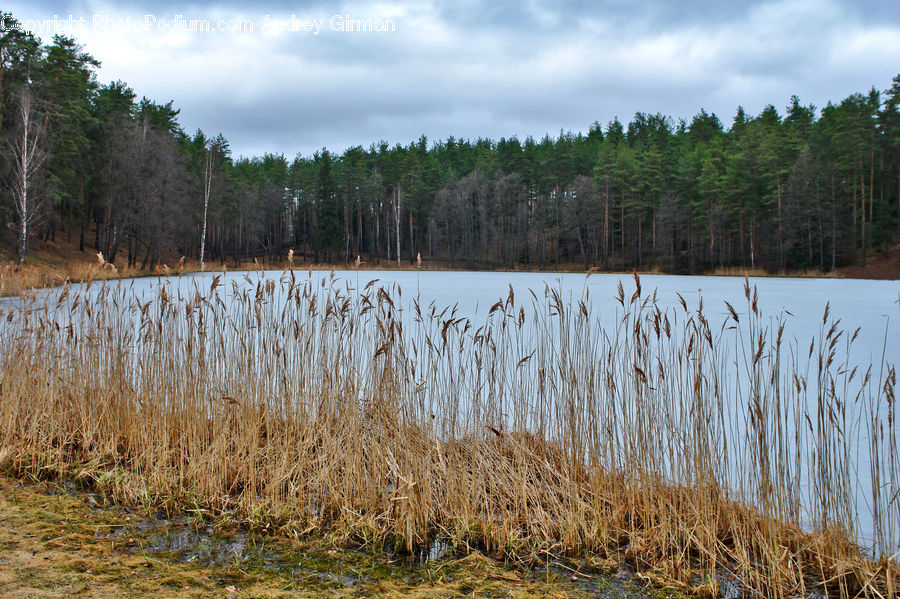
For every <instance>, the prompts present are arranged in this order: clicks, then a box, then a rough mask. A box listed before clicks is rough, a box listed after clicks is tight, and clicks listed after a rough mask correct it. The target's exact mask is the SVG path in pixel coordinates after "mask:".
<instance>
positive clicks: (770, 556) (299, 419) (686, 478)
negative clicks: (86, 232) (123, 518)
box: [0, 271, 900, 597]
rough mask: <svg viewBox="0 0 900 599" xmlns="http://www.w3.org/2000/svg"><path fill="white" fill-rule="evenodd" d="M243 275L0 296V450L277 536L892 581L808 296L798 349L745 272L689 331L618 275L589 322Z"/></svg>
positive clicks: (753, 584) (887, 461) (891, 495)
mask: <svg viewBox="0 0 900 599" xmlns="http://www.w3.org/2000/svg"><path fill="white" fill-rule="evenodd" d="M244 279H245V282H244V283H239V282H238V281H234V282H232V283H231V284H230V285H229V286H222V284H221V277H220V276H216V277H215V278H214V279H212V284H211V285H210V286H209V288H205V287H204V288H202V289H201V288H200V287H199V284H200V283H199V282H197V281H195V282H193V287H192V288H191V289H190V291H184V290H181V291H179V290H178V289H177V288H176V287H175V286H174V285H168V286H164V287H163V288H162V289H161V291H160V293H159V296H158V297H156V298H151V299H146V298H145V299H139V298H135V297H134V296H133V295H132V294H131V292H130V289H129V287H128V286H127V285H125V284H120V283H117V282H111V283H105V284H94V285H93V286H89V287H88V288H85V289H80V290H75V289H70V288H68V287H67V288H65V289H63V290H61V291H60V292H59V293H57V294H56V295H55V296H51V298H50V299H49V300H47V301H45V302H42V303H38V302H26V303H25V304H24V305H23V306H21V307H17V308H12V309H10V310H8V311H7V313H6V314H4V315H2V317H3V321H4V323H5V324H4V325H3V326H2V327H0V347H2V348H4V349H3V350H2V354H0V368H2V369H0V465H2V466H3V467H5V468H7V469H9V470H11V471H15V472H25V471H28V472H32V473H42V474H43V475H45V476H65V477H72V476H74V477H76V478H79V479H81V480H83V481H87V482H90V484H92V485H93V486H95V487H96V488H98V489H101V490H102V491H103V492H104V493H106V494H108V495H109V496H111V497H114V498H116V499H117V500H119V501H123V502H128V503H142V504H145V505H147V506H152V507H155V508H160V509H168V510H183V509H206V510H212V511H216V512H221V513H229V514H233V516H234V517H235V518H237V519H239V520H241V521H243V522H245V523H247V524H249V525H251V526H263V525H264V524H266V523H271V524H275V525H277V526H281V527H284V528H285V529H286V530H289V531H293V532H294V533H295V534H297V535H303V534H305V533H308V532H310V531H312V530H325V531H330V533H331V534H333V535H334V536H335V537H336V538H338V539H344V540H348V541H353V542H356V543H361V544H364V545H375V546H381V545H385V544H387V545H392V546H394V547H397V548H401V549H406V550H412V549H415V548H417V547H422V546H425V545H427V544H428V543H429V542H430V541H431V540H433V539H434V538H436V537H440V538H443V539H445V540H447V541H449V542H451V543H453V544H455V545H456V546H458V547H462V548H465V547H478V548H481V549H483V550H485V551H488V552H491V553H495V554H497V555H501V556H506V557H509V558H513V559H516V560H520V561H522V562H526V563H528V562H534V563H537V562H539V561H541V560H542V559H543V558H544V557H545V556H546V555H554V554H565V555H569V556H582V557H585V558H586V559H588V560H593V561H594V562H596V563H606V561H607V560H613V561H626V562H628V563H629V564H631V565H632V567H634V568H635V569H637V570H638V571H639V572H640V573H641V575H642V576H647V577H650V578H653V579H656V580H661V581H667V582H668V583H669V584H671V585H680V586H681V587H682V588H685V589H694V590H695V591H696V592H698V593H703V594H715V593H717V592H718V591H719V590H720V589H721V588H722V585H724V584H726V583H727V582H729V581H739V583H740V584H741V585H742V586H743V587H744V588H745V589H747V590H748V591H750V592H752V593H754V594H757V595H760V596H769V597H782V596H793V595H800V594H806V593H807V592H809V591H812V590H818V591H820V592H827V593H828V594H829V595H832V594H833V595H835V596H842V597H849V596H856V595H859V594H862V595H865V596H871V597H878V596H882V597H889V596H892V595H893V594H895V593H896V592H897V590H898V589H900V567H898V564H897V562H896V561H895V560H894V559H893V557H892V553H893V551H895V550H896V548H897V546H898V542H900V538H898V537H900V508H898V499H897V497H898V489H900V473H898V463H900V462H898V457H900V455H898V453H897V448H898V432H897V425H896V415H897V414H896V405H895V400H894V382H895V376H894V370H893V367H885V368H882V369H877V368H875V367H865V368H862V369H859V368H854V367H853V365H852V364H849V363H847V362H846V360H845V359H843V358H841V356H843V355H845V352H843V351H841V349H842V348H843V347H844V346H846V345H847V344H849V343H851V342H852V341H851V340H850V339H848V337H847V335H846V334H844V333H843V332H841V331H840V330H839V329H838V327H837V323H836V322H834V321H833V320H832V319H831V318H830V316H829V315H828V314H827V313H826V314H825V316H824V318H823V325H822V331H821V333H820V335H819V337H818V338H817V339H815V340H813V343H812V345H810V346H809V348H808V352H807V348H806V347H805V346H802V347H798V346H797V344H794V343H789V342H788V341H786V340H785V339H784V338H783V330H782V326H781V323H780V322H778V321H777V320H776V321H770V320H768V319H767V318H764V317H763V315H761V314H759V312H758V309H757V297H756V291H755V289H751V288H750V286H749V284H747V286H746V288H745V291H746V299H747V305H746V310H745V311H744V312H742V313H739V312H738V311H737V310H736V309H734V308H732V307H731V306H729V309H730V310H731V315H730V316H729V317H728V318H727V319H726V320H725V321H724V322H723V323H719V324H715V323H712V322H710V321H709V320H708V318H707V317H706V315H705V313H704V312H703V310H702V306H701V308H700V309H694V308H689V307H688V306H687V304H686V303H684V304H683V307H682V308H680V309H678V310H674V311H671V310H670V311H664V310H662V309H661V308H659V307H658V306H657V304H656V302H655V298H654V296H648V295H647V294H646V293H643V292H642V290H641V286H640V281H639V279H638V278H637V277H635V289H634V291H633V292H632V293H631V294H630V297H629V294H626V292H625V290H624V289H623V288H622V287H621V286H620V289H619V296H618V297H619V301H620V304H621V305H620V314H619V317H620V318H619V324H618V325H617V326H616V327H615V328H614V329H613V330H609V329H603V328H602V327H600V325H599V324H598V321H597V319H596V317H595V315H594V314H593V313H592V309H591V303H590V301H589V298H586V297H585V298H582V299H581V300H568V301H564V300H563V299H562V298H561V297H560V294H559V293H558V292H557V291H555V290H553V289H551V288H547V289H545V291H544V294H543V295H542V296H541V294H537V293H532V296H531V297H530V298H527V301H526V302H525V303H524V304H523V303H521V302H518V303H517V301H516V298H515V297H514V295H513V294H512V292H510V294H509V296H508V297H507V298H505V299H501V300H500V301H498V302H497V304H495V305H494V306H493V307H492V308H491V311H490V315H489V316H488V317H487V318H486V319H485V320H484V321H483V322H477V323H476V322H472V321H471V320H469V319H467V318H463V317H459V316H458V315H456V314H455V312H454V311H453V310H450V309H439V308H437V307H434V306H428V307H426V306H421V305H419V304H418V303H417V302H415V301H413V302H408V301H407V302H406V303H404V301H405V300H402V299H401V297H400V292H399V290H398V289H396V288H394V289H390V288H388V289H384V288H376V287H373V286H370V287H367V288H366V289H364V290H361V291H360V292H359V293H356V292H355V291H352V290H349V289H346V288H345V285H346V284H345V283H343V282H339V281H337V280H335V279H334V278H332V279H331V281H330V282H323V283H322V284H321V285H320V284H318V283H316V282H312V281H305V282H303V281H299V280H298V279H297V277H296V275H295V273H294V272H293V271H289V272H285V273H284V274H283V275H282V277H281V279H280V280H271V279H265V278H262V277H260V278H254V277H251V276H249V275H244ZM203 284H204V285H206V283H203ZM145 302H146V303H145ZM736 372H741V377H742V378H741V379H737V378H735V373H736ZM876 433H877V434H876ZM859 443H869V444H870V446H871V447H870V452H871V454H872V455H873V456H875V457H874V458H873V461H872V467H871V469H870V472H858V471H857V468H856V462H855V448H856V447H857V445H858V444H859ZM861 478H865V479H866V480H868V481H869V483H870V484H871V487H872V488H874V489H878V490H879V493H878V495H877V496H875V497H872V498H871V500H870V503H871V507H872V509H873V511H874V522H875V531H874V532H875V538H874V539H872V541H871V548H870V550H869V552H867V551H865V550H864V549H863V548H861V547H860V546H859V545H857V543H856V539H857V530H856V529H857V525H858V520H857V511H860V510H862V511H865V509H866V506H860V505H857V500H856V497H857V495H856V488H857V486H858V485H859V484H860V480H861ZM804 489H805V490H806V491H805V492H802V490H804Z"/></svg>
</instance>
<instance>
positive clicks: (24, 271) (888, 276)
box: [0, 240, 900, 297]
mask: <svg viewBox="0 0 900 599" xmlns="http://www.w3.org/2000/svg"><path fill="white" fill-rule="evenodd" d="M31 245H32V248H33V249H32V252H31V253H30V254H29V258H28V261H27V262H26V264H25V265H24V266H22V267H18V266H17V265H16V264H15V263H14V261H13V257H14V252H13V251H12V248H5V249H4V248H2V247H0V297H2V296H10V295H19V294H21V293H23V292H25V291H27V290H30V289H41V288H46V287H55V286H59V285H62V284H64V283H65V282H67V281H68V282H71V283H80V282H84V281H87V280H108V279H115V278H133V277H154V276H169V275H179V274H185V273H192V272H201V268H200V264H199V262H197V261H196V260H192V259H184V260H181V259H177V258H173V259H172V260H169V262H171V264H169V263H168V262H167V263H161V264H159V265H154V266H153V267H152V268H148V269H143V270H142V269H140V268H133V267H129V266H128V265H127V264H126V263H125V261H123V260H121V259H119V260H117V261H116V263H115V264H110V263H109V262H105V260H104V261H101V257H100V256H99V255H98V254H97V253H95V252H93V251H84V252H82V251H79V250H78V248H77V247H76V246H75V245H73V244H70V243H67V242H66V241H59V242H54V241H49V242H44V241H40V240H34V241H33V242H32V244H31ZM289 267H291V264H290V263H289V262H288V260H287V258H286V257H285V259H284V260H281V261H278V262H266V261H259V260H257V261H252V260H251V261H244V262H237V263H235V262H232V261H226V262H220V261H216V262H208V263H207V264H206V268H205V270H206V271H208V272H221V271H223V270H230V271H235V270H246V271H256V270H281V269H283V268H289ZM293 267H294V268H295V269H296V270H332V269H337V270H354V269H359V270H361V271H371V270H400V271H409V270H412V271H414V270H420V269H421V270H432V271H434V270H437V271H448V272H450V271H453V272H458V271H464V270H465V269H461V268H458V267H455V266H454V265H452V264H444V263H437V264H435V263H429V262H427V261H425V262H423V264H422V265H421V266H420V267H417V266H416V264H415V263H414V262H413V261H410V260H403V261H401V263H400V264H398V263H397V262H396V261H390V260H379V261H378V262H377V263H370V262H365V261H363V262H362V263H361V264H359V265H356V264H355V263H353V262H349V263H336V264H311V263H301V262H299V261H297V262H296V263H295V264H294V265H293ZM486 272H533V273H547V274H561V273H586V272H587V271H585V270H584V268H583V267H582V266H581V265H578V264H568V265H562V266H561V267H560V268H557V269H553V270H541V269H539V268H515V269H510V270H504V269H496V270H490V271H486ZM596 272H609V273H620V274H629V275H630V274H631V273H632V272H633V271H632V270H627V271H617V270H610V271H605V270H600V269H597V270H596ZM638 274H664V273H662V272H660V271H655V270H651V271H641V270H639V271H638ZM744 275H749V276H753V277H816V278H818V277H827V278H833V277H837V278H850V279H875V280H897V279H898V277H900V245H898V246H896V247H894V248H891V249H890V250H889V251H887V252H886V253H874V254H873V255H872V256H871V257H870V259H869V261H868V262H867V264H866V266H865V267H863V266H846V267H842V268H839V269H837V270H836V271H832V272H822V271H796V272H785V273H773V272H768V271H766V270H764V269H761V268H755V269H750V268H745V269H741V268H727V269H724V268H723V269H717V270H715V271H712V272H698V273H695V276H744Z"/></svg>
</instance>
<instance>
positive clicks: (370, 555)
mask: <svg viewBox="0 0 900 599" xmlns="http://www.w3.org/2000/svg"><path fill="white" fill-rule="evenodd" d="M572 566H576V565H575V564H569V565H565V564H559V563H558V562H557V563H556V564H553V565H551V567H550V568H539V569H524V568H518V567H515V566H513V565H509V564H502V563H500V562H497V561H496V560H493V559H491V558H488V557H485V556H484V555H482V554H481V553H478V552H475V553H470V554H468V555H461V554H455V553H453V552H451V551H446V552H445V553H444V554H443V555H442V554H441V551H434V552H433V553H432V555H431V556H423V555H418V556H393V555H389V554H387V553H384V552H371V551H368V552H366V551H357V550H352V549H346V548H340V547H336V546H334V545H333V544H331V543H330V542H329V541H328V539H326V538H319V539H315V538H311V539H305V540H294V539H288V538H283V537H281V538H280V537H279V536H278V535H272V534H267V533H266V532H265V531H262V532H257V533H249V532H247V531H246V530H239V529H237V528H234V527H231V528H229V527H227V526H223V525H222V524H221V522H220V523H218V524H214V523H212V522H210V521H208V520H206V519H204V517H203V515H202V514H196V513H194V514H182V515H180V516H176V517H172V518H166V517H165V516H159V515H155V516H150V515H147V514H143V513H141V512H138V511H133V510H129V509H126V508H123V507H120V506H112V505H104V502H103V499H102V498H101V497H99V496H98V495H95V494H93V493H88V492H85V491H82V490H78V489H76V488H75V487H74V486H72V485H69V486H67V485H62V484H56V483H46V482H38V481H22V480H20V479H16V478H9V477H0V597H17V598H18V597H150V596H153V597H210V596H218V597H235V598H237V597H297V596H301V597H422V598H425V597H609V598H613V597H623V598H624V597H632V598H641V597H663V596H668V595H670V593H669V592H667V591H665V590H659V589H657V590H652V591H649V590H646V589H643V588H642V585H639V584H638V582H637V581H635V580H628V578H629V575H628V574H626V573H624V572H623V573H620V574H618V575H615V574H613V575H608V576H606V575H601V574H597V573H587V572H579V571H578V568H577V566H576V567H574V568H573V567H572ZM567 568H571V569H567Z"/></svg>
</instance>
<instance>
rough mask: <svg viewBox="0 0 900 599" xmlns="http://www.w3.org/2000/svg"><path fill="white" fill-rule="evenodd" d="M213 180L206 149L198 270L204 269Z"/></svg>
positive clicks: (210, 160) (210, 156)
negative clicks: (210, 191) (210, 193)
mask: <svg viewBox="0 0 900 599" xmlns="http://www.w3.org/2000/svg"><path fill="white" fill-rule="evenodd" d="M212 180H213V148H212V147H208V148H206V151H205V152H204V156H203V232H202V233H201V234H200V270H205V269H206V263H205V262H204V259H205V257H206V221H207V215H208V214H209V190H210V188H211V187H212Z"/></svg>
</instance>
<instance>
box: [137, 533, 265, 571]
mask: <svg viewBox="0 0 900 599" xmlns="http://www.w3.org/2000/svg"><path fill="white" fill-rule="evenodd" d="M161 527H162V528H164V530H162V531H159V532H156V533H153V534H150V535H149V536H147V537H146V540H145V543H143V546H142V547H141V546H139V547H132V548H129V550H130V551H132V553H135V552H138V551H147V552H151V553H174V554H177V555H178V558H179V559H180V560H181V561H182V562H185V563H187V562H190V563H196V564H198V565H201V566H222V565H226V564H239V563H241V562H244V561H246V560H248V559H251V558H257V559H258V558H261V557H262V552H261V551H258V550H254V549H253V548H251V547H249V546H248V536H247V535H237V536H229V537H218V536H217V535H215V534H213V531H212V530H211V529H210V528H209V527H207V528H201V529H196V528H194V527H192V526H188V525H183V524H182V525H177V524H174V525H173V524H171V523H168V524H165V525H162V526H161Z"/></svg>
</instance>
